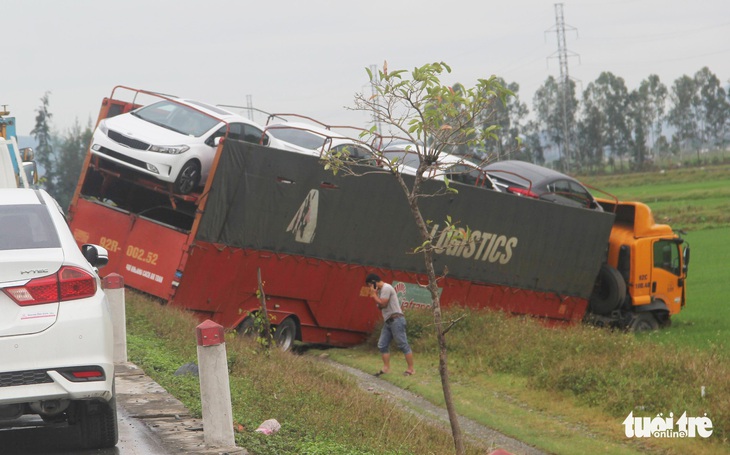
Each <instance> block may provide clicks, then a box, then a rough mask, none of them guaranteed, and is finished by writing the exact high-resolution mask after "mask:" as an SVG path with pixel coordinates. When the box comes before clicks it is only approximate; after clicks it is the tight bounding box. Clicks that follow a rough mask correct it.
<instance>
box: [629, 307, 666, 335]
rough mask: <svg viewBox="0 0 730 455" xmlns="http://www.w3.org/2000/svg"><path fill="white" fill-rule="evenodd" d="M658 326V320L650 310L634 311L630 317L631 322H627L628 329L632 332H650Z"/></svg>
mask: <svg viewBox="0 0 730 455" xmlns="http://www.w3.org/2000/svg"><path fill="white" fill-rule="evenodd" d="M658 328H659V321H657V320H656V318H655V317H654V315H653V314H652V313H650V312H647V313H634V315H633V317H632V318H631V324H629V330H630V331H632V332H634V333H638V332H650V331H652V330H656V329H658Z"/></svg>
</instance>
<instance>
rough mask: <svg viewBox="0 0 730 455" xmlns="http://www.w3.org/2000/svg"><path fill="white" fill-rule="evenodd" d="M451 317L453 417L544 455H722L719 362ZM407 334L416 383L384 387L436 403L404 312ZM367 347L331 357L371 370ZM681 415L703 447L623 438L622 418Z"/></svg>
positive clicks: (595, 334) (430, 366) (497, 319)
mask: <svg viewBox="0 0 730 455" xmlns="http://www.w3.org/2000/svg"><path fill="white" fill-rule="evenodd" d="M461 315H466V316H467V317H466V318H464V319H463V320H461V321H460V322H459V323H458V324H457V325H456V326H454V327H453V328H452V329H451V331H450V332H449V335H448V349H449V351H448V355H449V369H450V377H451V380H452V382H453V384H454V386H453V387H454V396H455V397H457V400H458V401H457V402H458V405H457V407H458V409H459V412H460V413H462V414H463V415H466V416H468V417H470V418H472V419H474V420H476V421H479V422H481V423H483V424H485V425H488V426H491V427H493V428H495V429H497V430H500V431H503V432H505V433H507V434H509V435H511V436H513V437H515V438H517V439H520V440H522V441H525V442H527V443H529V444H532V445H535V446H537V447H540V448H542V449H544V450H548V451H550V452H552V453H561V454H582V453H596V454H597V453H605V454H615V453H637V452H645V451H646V452H654V453H683V454H684V453H687V454H689V453H694V454H715V453H730V445H728V435H730V383H729V382H728V381H727V378H728V377H730V366H728V364H727V362H726V360H727V358H728V357H727V356H726V355H724V354H718V353H717V352H715V351H712V350H702V349H696V348H681V347H677V346H672V345H669V346H667V345H660V344H658V343H657V342H656V340H655V339H654V338H655V336H657V335H658V334H656V333H655V334H647V335H645V336H640V337H637V336H634V335H632V334H627V333H623V332H611V331H609V330H606V329H599V328H594V327H590V326H573V327H559V328H546V327H544V326H543V325H542V324H541V323H540V322H538V321H536V320H531V319H523V318H516V317H508V316H505V315H502V314H500V313H494V312H483V311H473V310H469V309H463V308H461V309H460V308H452V309H449V310H447V311H446V312H445V317H446V318H447V319H449V318H451V319H455V318H457V317H459V316H461ZM408 326H409V334H410V335H409V336H410V340H409V341H411V344H412V346H413V349H414V352H416V353H417V368H418V369H419V381H418V382H416V383H413V382H408V381H403V379H402V378H399V377H397V376H393V377H389V378H387V379H388V380H390V381H392V382H394V383H396V384H398V385H407V386H408V387H409V389H410V390H411V391H413V392H415V393H417V394H419V395H422V396H424V397H427V398H428V399H430V400H432V401H434V402H436V403H440V402H441V401H442V397H441V391H440V384H439V382H438V373H437V371H436V370H437V364H438V352H437V350H438V346H437V344H436V342H435V340H434V337H433V336H431V333H430V332H431V327H432V319H431V314H430V312H428V311H413V310H411V311H410V312H409V314H408ZM419 334H420V335H419ZM374 344H375V342H374V341H373V340H371V342H370V343H368V345H367V346H360V347H357V348H354V349H349V350H347V351H339V350H338V351H333V352H332V354H331V355H332V356H333V358H335V360H338V361H342V362H344V363H348V364H350V365H352V366H355V367H359V368H363V369H368V368H370V369H372V368H374V367H375V366H376V365H378V357H379V356H378V353H377V350H376V349H375V347H374ZM394 358H397V356H395V355H394ZM702 386H705V390H706V393H707V395H706V397H705V398H702V397H701V394H700V390H701V387H702ZM500 395H501V396H500ZM685 411H686V412H687V416H703V415H704V414H705V413H706V414H707V416H708V417H710V418H711V419H712V422H713V424H714V433H713V435H712V437H711V438H710V439H708V440H704V439H702V438H695V439H689V438H688V439H683V440H679V439H661V438H652V439H650V440H643V441H642V440H636V439H634V440H630V439H628V438H626V436H625V435H624V432H623V431H624V428H623V426H622V422H623V420H624V419H625V418H626V416H627V415H628V414H629V412H633V413H634V416H635V417H639V416H645V417H652V418H653V417H655V416H656V415H657V414H659V413H663V414H664V415H666V416H668V415H669V413H670V412H674V414H675V415H676V418H679V416H680V415H681V414H682V413H683V412H685Z"/></svg>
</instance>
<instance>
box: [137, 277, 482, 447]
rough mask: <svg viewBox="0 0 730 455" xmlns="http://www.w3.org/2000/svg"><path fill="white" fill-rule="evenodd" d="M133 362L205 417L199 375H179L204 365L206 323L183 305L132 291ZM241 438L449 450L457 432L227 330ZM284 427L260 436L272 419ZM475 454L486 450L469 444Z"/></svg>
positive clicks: (328, 370)
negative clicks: (200, 340)
mask: <svg viewBox="0 0 730 455" xmlns="http://www.w3.org/2000/svg"><path fill="white" fill-rule="evenodd" d="M126 300H127V331H128V345H129V359H130V361H131V362H134V363H135V364H137V365H138V366H140V367H141V368H142V369H144V370H145V372H146V373H147V374H148V375H149V376H150V377H152V378H153V379H154V380H155V381H157V382H158V383H159V384H160V385H162V387H164V388H165V389H167V390H168V391H169V392H170V393H171V394H173V395H174V396H175V397H177V398H178V399H179V400H180V401H182V402H183V404H185V406H186V407H187V408H188V409H190V410H191V412H192V413H193V414H194V415H195V416H197V417H200V416H201V404H200V389H199V387H200V386H199V383H198V380H197V378H195V377H193V376H175V375H174V373H175V371H176V370H177V369H178V368H179V367H180V366H182V365H184V364H186V363H188V362H197V345H196V338H195V327H196V326H197V324H198V323H199V321H197V320H195V319H194V318H193V317H192V316H191V315H189V314H186V313H184V312H182V311H180V310H178V309H176V308H173V307H169V306H161V305H159V304H158V303H156V302H155V301H153V300H151V299H148V298H146V297H144V296H142V295H140V294H137V293H135V292H130V291H128V292H127V299H126ZM226 351H227V355H228V366H229V372H230V385H231V399H232V402H233V416H234V420H235V422H231V425H234V428H236V429H237V432H236V443H237V445H239V446H241V447H245V448H246V449H247V450H248V451H249V453H251V454H256V455H268V454H271V455H274V454H277V455H278V454H313V455H314V454H323V453H337V454H346V455H349V454H352V455H361V454H362V455H365V454H373V455H379V454H388V455H399V454H419V455H420V454H428V453H434V454H444V453H452V452H453V440H452V438H451V434H450V433H448V431H446V430H445V429H443V428H441V427H435V426H433V425H430V424H428V423H427V422H424V421H423V419H422V418H419V417H417V416H416V415H414V414H412V413H409V412H406V411H403V410H400V409H399V408H397V407H396V406H395V404H394V403H392V402H390V401H388V400H387V399H385V398H384V397H382V396H379V395H376V394H373V393H369V392H367V391H364V390H362V389H360V388H359V387H358V386H357V384H356V382H355V381H354V380H353V379H352V378H350V377H349V376H348V375H346V374H345V373H342V372H339V371H337V370H334V369H333V368H332V367H329V366H327V365H326V364H325V363H323V362H321V361H319V360H318V359H316V358H312V357H308V356H299V355H295V354H291V353H282V352H280V351H278V350H272V351H271V352H269V353H268V354H267V353H265V352H262V351H261V350H260V348H259V346H257V345H256V344H255V343H254V342H252V341H251V340H248V339H238V338H236V337H235V336H233V334H229V335H227V340H226ZM271 418H274V419H277V420H278V421H279V422H280V423H281V425H282V429H281V430H280V431H279V432H278V433H276V434H275V435H269V436H267V435H263V434H260V433H256V432H255V430H256V428H258V426H259V425H260V424H261V423H262V422H263V421H265V420H267V419H271ZM469 453H470V454H479V453H484V447H481V448H480V447H476V446H469Z"/></svg>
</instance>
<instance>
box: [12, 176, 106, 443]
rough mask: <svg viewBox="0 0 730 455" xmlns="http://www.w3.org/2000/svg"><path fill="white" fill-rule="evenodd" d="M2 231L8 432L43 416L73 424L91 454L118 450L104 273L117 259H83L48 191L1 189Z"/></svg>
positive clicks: (101, 253) (86, 254) (96, 250)
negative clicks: (16, 424) (26, 419)
mask: <svg viewBox="0 0 730 455" xmlns="http://www.w3.org/2000/svg"><path fill="white" fill-rule="evenodd" d="M0 226H2V231H1V232H0V352H2V357H1V358H2V361H0V425H3V426H7V425H8V424H10V425H11V426H12V422H14V421H17V420H18V419H20V418H22V417H23V416H24V415H26V414H37V415H40V417H42V419H43V420H44V421H46V422H52V423H63V422H66V423H67V424H68V429H69V431H76V432H77V435H78V437H79V445H80V446H81V447H84V448H101V447H112V446H114V445H116V443H117V439H118V433H117V413H116V400H115V395H114V362H113V335H112V321H111V316H110V313H109V308H108V302H107V299H106V296H105V294H104V291H103V290H102V289H101V282H100V279H99V275H98V273H97V271H96V267H101V266H103V265H105V264H106V263H107V261H108V256H107V251H106V250H105V249H104V248H102V247H99V246H96V245H84V246H83V248H82V250H83V253H82V250H79V248H78V246H77V245H76V242H75V240H74V238H73V236H72V234H71V232H70V230H69V228H68V226H67V224H66V220H65V218H64V216H63V214H62V212H61V209H60V207H59V206H58V204H57V203H56V201H55V200H54V199H53V198H52V197H51V196H50V195H48V193H46V192H45V191H43V190H32V189H0ZM2 451H3V449H2V448H0V452H2Z"/></svg>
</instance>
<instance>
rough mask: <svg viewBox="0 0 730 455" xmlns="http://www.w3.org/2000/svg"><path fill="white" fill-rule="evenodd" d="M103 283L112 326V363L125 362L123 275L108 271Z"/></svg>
mask: <svg viewBox="0 0 730 455" xmlns="http://www.w3.org/2000/svg"><path fill="white" fill-rule="evenodd" d="M103 283H104V293H105V294H106V298H107V300H108V301H109V309H110V311H111V314H112V326H113V328H114V363H126V362H127V319H126V318H127V312H126V306H125V303H124V277H123V276H121V275H119V274H118V273H110V274H109V275H107V276H105V277H104V280H103Z"/></svg>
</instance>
